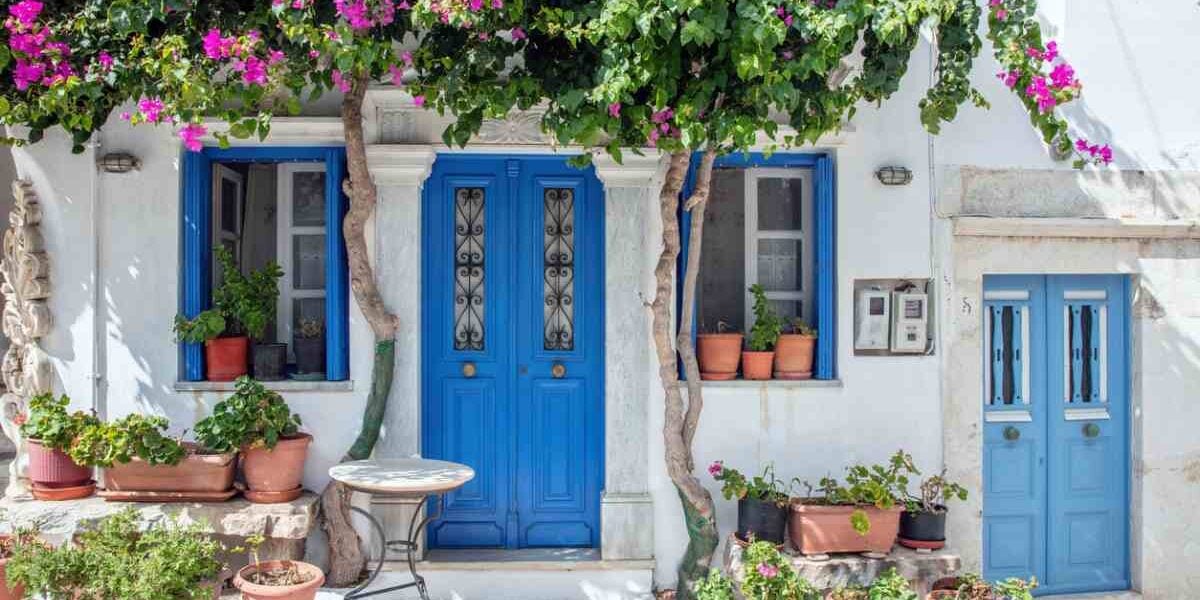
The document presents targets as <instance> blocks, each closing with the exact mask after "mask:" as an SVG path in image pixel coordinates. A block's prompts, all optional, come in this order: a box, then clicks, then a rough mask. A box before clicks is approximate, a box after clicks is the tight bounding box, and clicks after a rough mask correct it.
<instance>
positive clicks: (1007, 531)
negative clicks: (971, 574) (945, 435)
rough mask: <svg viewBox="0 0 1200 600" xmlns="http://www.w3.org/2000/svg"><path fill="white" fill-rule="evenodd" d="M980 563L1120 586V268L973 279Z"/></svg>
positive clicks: (1125, 571) (1123, 536)
mask: <svg viewBox="0 0 1200 600" xmlns="http://www.w3.org/2000/svg"><path fill="white" fill-rule="evenodd" d="M984 300H985V306H984V322H983V341H984V349H985V376H984V399H985V400H984V402H985V405H984V421H985V425H984V465H983V468H984V482H983V483H984V532H983V538H984V575H985V576H986V577H987V578H988V579H1003V578H1007V577H1023V578H1028V577H1031V576H1036V577H1037V578H1038V581H1039V582H1040V584H1041V587H1040V588H1039V590H1038V592H1039V595H1044V594H1058V593H1071V592H1092V591H1105V590H1122V589H1127V588H1128V587H1129V567H1128V562H1129V559H1128V545H1129V544H1128V540H1129V509H1128V507H1129V483H1128V481H1129V450H1128V439H1129V437H1128V435H1129V434H1128V429H1129V417H1128V410H1129V397H1128V375H1127V373H1128V354H1129V350H1128V337H1129V335H1128V328H1129V321H1128V306H1129V288H1128V278H1126V277H1124V276H1102V275H1080V276H1041V275H1035V276H991V277H987V278H986V279H985V281H984Z"/></svg>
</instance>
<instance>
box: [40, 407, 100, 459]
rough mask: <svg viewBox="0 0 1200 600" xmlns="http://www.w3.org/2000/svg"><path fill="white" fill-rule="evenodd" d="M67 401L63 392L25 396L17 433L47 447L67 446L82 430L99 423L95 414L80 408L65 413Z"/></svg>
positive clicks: (64, 447) (68, 446)
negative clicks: (25, 409) (25, 405)
mask: <svg viewBox="0 0 1200 600" xmlns="http://www.w3.org/2000/svg"><path fill="white" fill-rule="evenodd" d="M70 404H71V398H70V397H68V396H67V395H66V394H63V395H62V396H60V397H58V398H55V397H54V394H48V393H47V394H39V395H37V396H34V397H33V398H31V399H30V400H29V412H28V414H27V415H24V417H23V419H24V423H22V424H21V435H22V436H23V437H25V438H26V439H34V440H38V441H39V442H41V443H42V445H43V446H46V447H48V448H54V449H55V450H63V451H67V450H69V449H70V447H71V445H72V444H74V443H75V439H76V438H78V437H79V436H80V435H81V434H82V433H83V432H84V431H85V430H87V429H88V428H91V427H95V426H96V425H98V424H99V423H100V419H98V418H96V416H95V415H93V414H90V413H86V412H83V411H81V410H77V411H75V412H72V413H68V412H67V407H68V406H69V405H70Z"/></svg>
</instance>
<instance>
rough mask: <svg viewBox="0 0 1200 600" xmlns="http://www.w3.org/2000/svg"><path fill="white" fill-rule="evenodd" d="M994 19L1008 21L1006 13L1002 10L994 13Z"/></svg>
mask: <svg viewBox="0 0 1200 600" xmlns="http://www.w3.org/2000/svg"><path fill="white" fill-rule="evenodd" d="M996 19H997V20H1000V21H1004V20H1007V19H1008V11H1007V10H1004V9H1003V8H1002V9H1000V10H998V11H996Z"/></svg>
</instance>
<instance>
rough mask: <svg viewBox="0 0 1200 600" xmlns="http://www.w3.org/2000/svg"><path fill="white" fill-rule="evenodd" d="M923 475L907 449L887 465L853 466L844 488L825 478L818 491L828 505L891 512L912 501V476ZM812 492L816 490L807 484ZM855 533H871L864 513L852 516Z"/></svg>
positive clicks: (835, 481)
mask: <svg viewBox="0 0 1200 600" xmlns="http://www.w3.org/2000/svg"><path fill="white" fill-rule="evenodd" d="M915 473H919V471H917V468H916V466H915V465H914V464H913V460H912V456H911V455H910V454H908V453H907V452H904V451H903V450H897V451H896V453H895V454H893V455H892V457H891V458H890V459H889V460H888V462H887V463H886V464H881V465H870V466H868V465H853V466H850V467H848V468H847V469H846V484H845V485H842V484H840V483H839V482H838V480H837V479H835V478H833V477H828V476H827V477H822V478H821V481H820V485H819V486H818V487H817V488H816V489H817V490H818V491H820V492H822V494H823V498H821V501H822V502H823V503H824V504H830V505H840V506H868V505H869V506H874V507H875V508H878V509H881V510H887V509H890V508H892V507H894V506H896V504H897V503H900V502H904V501H905V500H906V499H907V498H908V481H909V479H908V478H909V475H912V474H915ZM803 485H804V486H805V487H807V488H808V489H809V490H810V495H811V490H812V489H813V487H812V486H811V485H808V484H807V483H804V484H803ZM850 522H851V524H852V525H853V526H854V530H855V531H857V532H858V533H859V534H860V535H866V534H867V533H869V532H870V531H871V521H870V518H869V517H868V516H867V513H866V512H865V511H863V510H856V511H854V513H853V514H852V515H850Z"/></svg>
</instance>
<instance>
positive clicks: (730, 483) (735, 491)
mask: <svg viewBox="0 0 1200 600" xmlns="http://www.w3.org/2000/svg"><path fill="white" fill-rule="evenodd" d="M708 473H709V475H712V478H713V479H715V480H717V481H720V482H721V495H723V496H725V499H726V500H733V499H738V500H741V499H743V498H749V499H751V500H760V501H763V502H774V503H776V504H779V505H784V504H787V501H788V491H787V488H786V487H785V484H784V482H783V481H780V480H779V479H778V478H777V477H775V466H774V465H767V466H766V467H764V468H763V472H762V474H761V475H758V476H755V477H749V478H748V477H746V476H745V475H743V474H742V472H741V471H738V470H737V469H733V468H730V467H726V466H725V463H723V462H722V461H719V460H718V461H716V462H714V463H712V464H711V465H709V466H708Z"/></svg>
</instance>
